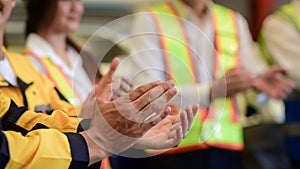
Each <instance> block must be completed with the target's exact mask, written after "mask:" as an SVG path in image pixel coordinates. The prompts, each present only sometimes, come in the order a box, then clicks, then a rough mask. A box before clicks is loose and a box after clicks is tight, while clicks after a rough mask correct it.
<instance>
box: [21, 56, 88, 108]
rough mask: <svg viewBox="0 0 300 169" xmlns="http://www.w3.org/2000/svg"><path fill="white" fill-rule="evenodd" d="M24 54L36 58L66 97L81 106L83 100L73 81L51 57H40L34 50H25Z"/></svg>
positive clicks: (75, 104)
mask: <svg viewBox="0 0 300 169" xmlns="http://www.w3.org/2000/svg"><path fill="white" fill-rule="evenodd" d="M23 54H25V55H28V56H32V57H34V58H36V59H37V60H38V61H39V62H40V64H41V65H42V67H43V69H44V70H45V72H46V74H45V75H46V76H47V77H48V78H49V79H50V80H51V81H52V83H53V84H54V85H55V87H56V88H57V89H58V90H59V91H61V93H62V94H63V96H64V97H66V99H67V100H68V101H69V102H70V103H71V104H73V105H74V106H80V105H81V104H82V103H83V100H80V97H79V95H78V94H77V92H76V90H75V89H74V88H73V86H72V81H71V80H70V79H69V78H68V77H67V75H66V74H65V73H64V72H63V71H62V70H61V68H60V67H58V66H57V65H55V63H53V62H52V61H51V59H50V58H49V57H39V56H37V55H36V54H35V53H34V52H33V51H32V50H25V51H24V52H23Z"/></svg>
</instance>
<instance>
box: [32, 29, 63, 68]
mask: <svg viewBox="0 0 300 169" xmlns="http://www.w3.org/2000/svg"><path fill="white" fill-rule="evenodd" d="M26 48H28V49H29V50H32V51H34V53H35V54H36V55H37V57H48V58H50V60H51V61H52V62H53V63H54V64H56V65H58V66H61V67H66V65H65V63H64V62H63V61H62V59H61V58H60V57H59V56H58V55H57V54H56V52H55V51H54V49H53V47H52V46H51V45H50V44H49V43H48V42H47V41H46V40H45V39H43V38H42V37H41V36H39V35H38V34H35V33H31V34H29V36H28V38H27V40H26Z"/></svg>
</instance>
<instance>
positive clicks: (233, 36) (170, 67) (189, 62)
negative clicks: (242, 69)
mask: <svg viewBox="0 0 300 169" xmlns="http://www.w3.org/2000/svg"><path fill="white" fill-rule="evenodd" d="M149 11H150V12H151V14H152V17H153V18H154V21H155V23H156V28H157V30H158V32H159V34H160V37H159V38H160V45H161V48H162V49H163V51H165V52H163V55H164V62H165V65H166V72H167V74H168V75H167V76H168V79H173V80H174V81H175V82H176V85H177V86H181V85H184V84H197V83H199V79H198V77H199V76H198V75H197V70H196V66H198V65H195V63H196V62H195V61H194V58H193V51H192V50H191V49H190V48H189V46H188V44H189V42H188V39H187V36H186V32H185V30H184V26H183V24H182V21H181V19H180V18H179V17H180V14H179V12H178V11H180V10H178V9H176V8H175V6H174V5H173V4H172V3H171V2H166V3H163V4H161V5H158V6H155V7H153V8H150V9H149ZM174 16H175V17H174ZM212 19H213V23H214V28H215V48H216V52H215V57H216V58H215V59H219V62H216V63H214V64H215V65H214V76H215V78H221V77H222V76H223V74H224V73H223V70H224V71H225V72H226V71H227V70H229V69H232V68H234V67H237V66H238V65H239V42H238V40H239V39H238V35H237V25H236V14H235V12H233V11H232V10H230V9H227V8H225V7H222V6H220V5H216V4H213V6H212ZM218 63H220V64H221V65H219V64H218ZM207 112H209V113H208V114H207ZM238 114H239V109H238V108H237V104H236V100H235V99H234V98H233V99H230V98H224V99H216V100H215V101H214V103H213V104H212V105H211V107H210V109H209V110H207V111H200V112H199V113H198V114H197V115H196V118H195V119H194V122H193V126H192V128H191V130H190V131H189V133H188V135H187V136H186V138H185V139H183V140H182V142H181V144H180V145H179V147H178V148H175V149H172V150H170V151H169V152H171V153H172V152H174V153H175V152H184V151H190V150H195V149H201V148H206V147H207V146H214V147H219V148H225V149H230V150H241V149H242V148H243V135H242V126H241V124H240V123H239V120H238Z"/></svg>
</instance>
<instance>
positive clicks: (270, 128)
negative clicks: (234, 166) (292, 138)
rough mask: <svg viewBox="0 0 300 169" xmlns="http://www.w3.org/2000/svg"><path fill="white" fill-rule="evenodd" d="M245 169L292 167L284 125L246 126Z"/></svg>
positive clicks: (286, 168) (288, 168) (282, 168)
mask: <svg viewBox="0 0 300 169" xmlns="http://www.w3.org/2000/svg"><path fill="white" fill-rule="evenodd" d="M244 140H245V149H244V152H243V164H244V167H243V168H244V169H290V165H289V161H288V156H287V152H286V148H285V144H284V134H283V128H282V125H279V124H260V125H257V126H252V127H247V128H244Z"/></svg>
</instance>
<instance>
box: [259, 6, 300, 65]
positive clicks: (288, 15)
mask: <svg viewBox="0 0 300 169" xmlns="http://www.w3.org/2000/svg"><path fill="white" fill-rule="evenodd" d="M273 15H274V16H275V17H277V18H279V19H280V20H282V21H284V22H286V23H287V24H289V25H290V26H291V27H293V28H295V29H296V30H297V32H299V33H300V17H299V16H298V13H297V9H296V8H295V7H294V6H293V5H292V4H286V5H283V6H282V7H280V9H279V10H277V11H276V12H275V13H274V14H273ZM258 42H259V47H260V51H261V53H262V55H263V57H264V59H265V61H266V62H267V63H268V64H269V65H272V64H273V61H272V57H271V55H270V53H269V52H268V49H267V48H266V44H265V41H264V35H263V34H262V32H261V33H260V34H259V37H258Z"/></svg>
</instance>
